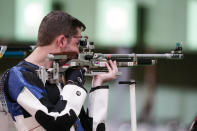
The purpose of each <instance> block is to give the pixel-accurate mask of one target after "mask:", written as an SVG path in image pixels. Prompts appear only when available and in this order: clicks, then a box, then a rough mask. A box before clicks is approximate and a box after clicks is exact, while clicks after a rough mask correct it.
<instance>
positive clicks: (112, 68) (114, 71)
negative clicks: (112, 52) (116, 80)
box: [107, 60, 118, 74]
mask: <svg viewBox="0 0 197 131" xmlns="http://www.w3.org/2000/svg"><path fill="white" fill-rule="evenodd" d="M109 64H110V67H109V68H110V69H111V70H112V71H113V73H115V74H116V73H118V67H117V63H116V61H113V62H112V60H110V61H109ZM107 68H108V67H107ZM108 70H109V69H108Z"/></svg>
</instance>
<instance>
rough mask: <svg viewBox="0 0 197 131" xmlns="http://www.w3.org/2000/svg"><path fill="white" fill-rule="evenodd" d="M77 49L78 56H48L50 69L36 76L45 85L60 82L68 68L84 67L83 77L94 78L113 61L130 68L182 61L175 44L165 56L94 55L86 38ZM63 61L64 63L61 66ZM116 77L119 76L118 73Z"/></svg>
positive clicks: (70, 54) (92, 45)
mask: <svg viewBox="0 0 197 131" xmlns="http://www.w3.org/2000/svg"><path fill="white" fill-rule="evenodd" d="M79 47H80V48H81V49H82V51H81V52H80V53H79V54H73V53H69V52H67V53H61V54H48V56H47V59H49V60H50V61H53V66H52V68H49V69H47V70H46V69H45V68H44V67H40V69H39V70H38V75H39V77H40V79H41V80H42V81H43V83H45V82H46V81H47V80H48V81H49V82H51V83H58V82H59V81H61V77H62V74H63V73H64V72H65V70H66V69H68V68H70V67H76V68H78V67H86V68H87V72H86V73H85V76H94V75H97V74H99V73H101V72H107V68H106V67H105V63H106V62H108V60H115V61H116V62H117V66H118V67H132V66H139V65H155V64H156V63H157V59H182V58H183V54H182V46H181V44H179V43H177V44H176V49H175V50H173V51H171V52H170V53H165V54H135V53H133V54H102V53H95V52H93V51H92V49H94V43H93V42H89V41H88V39H87V38H86V39H85V40H82V41H80V42H79ZM63 61H66V62H65V63H64V64H63V65H62V63H63ZM117 75H121V72H119V73H118V74H117Z"/></svg>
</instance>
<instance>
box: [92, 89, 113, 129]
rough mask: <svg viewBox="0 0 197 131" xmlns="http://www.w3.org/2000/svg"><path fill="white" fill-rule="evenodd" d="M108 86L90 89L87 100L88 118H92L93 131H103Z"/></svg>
mask: <svg viewBox="0 0 197 131" xmlns="http://www.w3.org/2000/svg"><path fill="white" fill-rule="evenodd" d="M108 92H109V87H108V86H98V87H95V88H91V90H90V94H89V98H88V111H89V117H91V118H93V125H92V130H93V131H105V122H106V117H107V110H108Z"/></svg>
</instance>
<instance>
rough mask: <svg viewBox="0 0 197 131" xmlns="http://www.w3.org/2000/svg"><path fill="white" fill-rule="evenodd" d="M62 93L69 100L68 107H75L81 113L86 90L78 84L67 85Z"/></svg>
mask: <svg viewBox="0 0 197 131" xmlns="http://www.w3.org/2000/svg"><path fill="white" fill-rule="evenodd" d="M61 95H62V97H63V100H67V106H68V108H69V109H73V110H74V111H75V113H76V114H77V115H79V113H80V111H81V108H82V106H83V104H84V101H85V98H86V95H87V93H86V91H85V90H84V89H83V88H81V87H78V86H76V85H65V86H64V88H63V90H62V92H61ZM62 113H63V112H62ZM62 113H61V114H62Z"/></svg>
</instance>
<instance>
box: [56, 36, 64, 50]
mask: <svg viewBox="0 0 197 131" xmlns="http://www.w3.org/2000/svg"><path fill="white" fill-rule="evenodd" d="M65 39H66V38H65V36H64V35H59V36H58V37H57V38H56V46H57V47H59V48H62V47H64V46H65V44H66V43H65V42H66V40H65Z"/></svg>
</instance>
